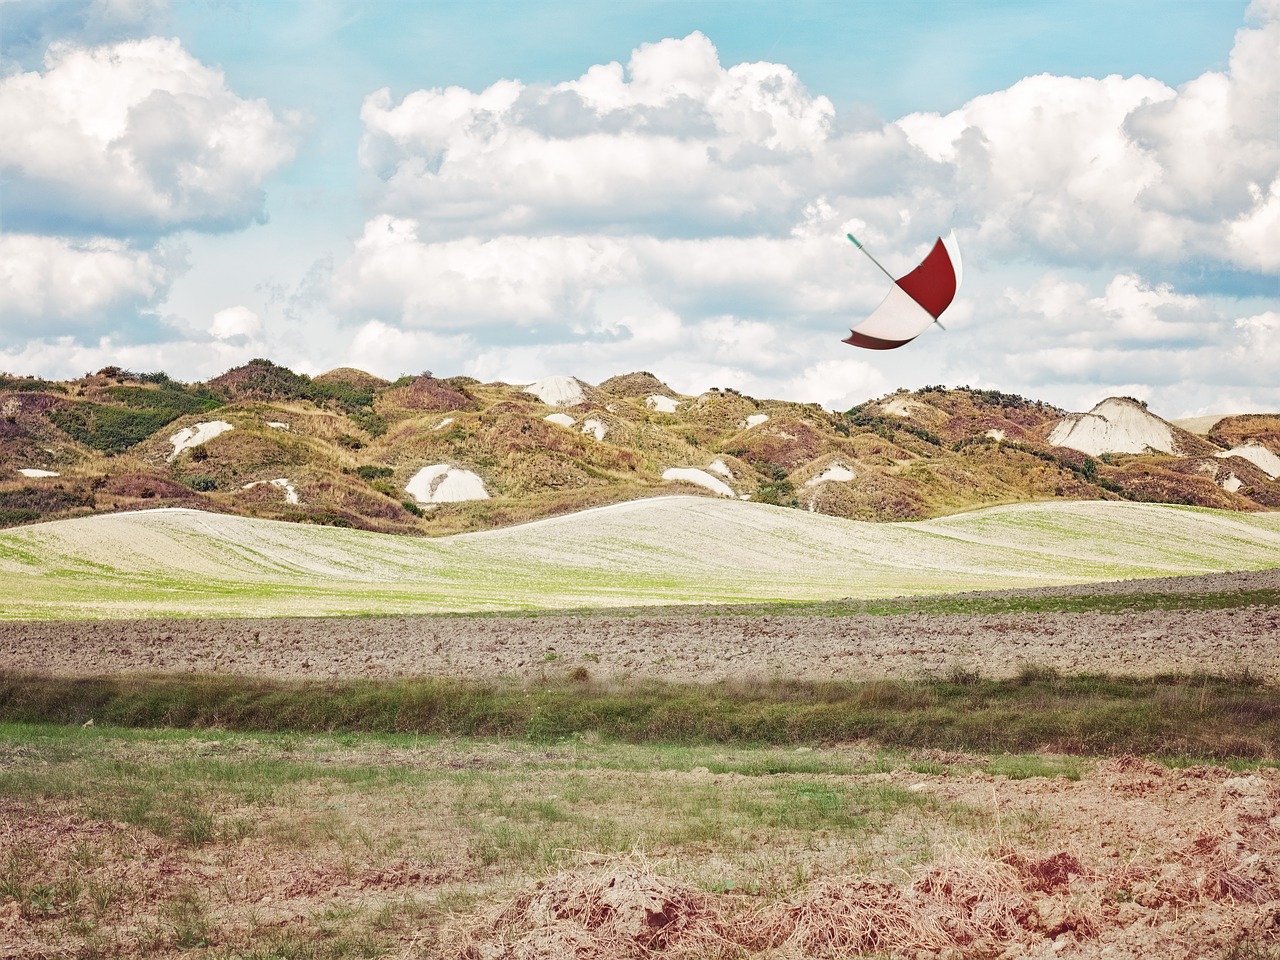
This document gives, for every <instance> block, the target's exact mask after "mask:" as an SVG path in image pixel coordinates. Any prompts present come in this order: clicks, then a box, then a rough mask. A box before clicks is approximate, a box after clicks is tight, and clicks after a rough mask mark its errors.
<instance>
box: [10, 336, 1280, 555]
mask: <svg viewBox="0 0 1280 960" xmlns="http://www.w3.org/2000/svg"><path fill="white" fill-rule="evenodd" d="M530 391H533V392H530ZM538 392H544V393H545V394H546V396H545V397H542V398H540V397H539V396H538V395H537V394H538ZM1099 411H1102V412H1111V413H1115V412H1116V411H1119V413H1120V414H1121V415H1122V416H1124V417H1128V418H1129V419H1131V420H1133V421H1134V422H1135V423H1137V424H1138V426H1137V427H1136V428H1134V429H1133V430H1129V431H1128V432H1129V433H1133V434H1135V435H1138V439H1139V440H1142V439H1143V438H1144V437H1146V439H1148V440H1149V439H1151V437H1149V436H1147V434H1148V433H1150V429H1149V428H1150V425H1151V424H1156V425H1159V426H1160V429H1161V430H1167V431H1168V434H1169V437H1170V438H1171V440H1170V442H1167V443H1166V442H1164V441H1163V440H1161V442H1159V443H1155V444H1153V443H1150V442H1142V443H1137V444H1136V445H1135V444H1130V446H1128V447H1125V446H1124V444H1122V443H1112V444H1110V445H1108V442H1107V441H1106V440H1105V438H1103V439H1101V440H1100V439H1099V438H1098V436H1094V437H1092V438H1091V439H1089V440H1088V441H1087V442H1086V441H1082V440H1081V439H1079V437H1078V436H1076V437H1075V438H1074V439H1073V430H1072V429H1071V427H1072V426H1073V425H1075V426H1078V425H1079V424H1080V423H1086V422H1092V421H1090V420H1089V418H1091V417H1092V418H1094V419H1095V420H1097V419H1098V418H1099ZM1131 426H1132V425H1131ZM1144 431H1147V433H1144ZM1121 432H1122V433H1123V432H1124V431H1121ZM1152 436H1154V434H1152ZM1162 436H1163V435H1162ZM1129 439H1130V440H1132V437H1130V438H1129ZM1158 447H1163V448H1167V449H1156V448H1158ZM1277 463H1280V415H1266V414H1251V415H1242V416H1234V417H1223V418H1220V419H1218V420H1217V421H1215V422H1214V423H1213V424H1212V426H1211V428H1210V429H1209V432H1208V434H1207V435H1206V436H1204V437H1200V436H1196V435H1194V434H1191V433H1189V432H1186V431H1184V430H1182V428H1180V427H1178V426H1177V425H1176V424H1171V423H1169V422H1168V421H1165V420H1163V419H1161V418H1159V417H1158V416H1156V415H1155V414H1154V413H1152V412H1150V411H1147V410H1146V409H1145V407H1144V406H1143V405H1141V403H1140V401H1136V400H1133V399H1132V398H1106V399H1104V400H1103V401H1101V402H1100V403H1099V404H1098V405H1097V406H1095V408H1094V410H1093V411H1091V412H1089V413H1083V414H1067V413H1066V412H1065V411H1062V410H1060V409H1058V408H1057V407H1054V406H1053V405H1051V404H1047V403H1044V402H1043V401H1037V400H1032V399H1027V398H1024V397H1020V396H1017V395H1014V394H1006V393H1002V392H1000V391H997V390H987V389H978V388H971V387H953V388H945V387H941V386H929V387H924V388H921V389H920V390H916V391H907V390H898V391H895V392H894V393H891V394H887V395H885V396H883V397H880V398H876V399H872V400H868V401H866V402H865V403H862V404H859V405H857V406H855V407H853V408H851V409H850V410H848V411H844V412H842V413H834V412H831V411H827V410H824V409H822V408H821V407H819V406H818V405H816V404H810V403H797V402H793V401H788V400H782V399H758V398H755V397H751V396H748V395H746V394H743V393H741V392H740V391H737V390H734V389H731V388H717V387H712V388H710V389H708V390H706V391H704V392H702V393H700V394H697V395H692V396H691V395H685V394H681V393H678V392H677V391H675V390H673V389H671V388H670V387H669V386H668V385H667V384H666V383H665V382H663V381H662V380H661V379H660V378H659V377H657V376H656V375H655V374H653V373H650V372H647V371H639V372H635V373H630V374H620V375H617V376H614V377H610V378H607V379H605V380H604V381H602V382H601V383H600V384H597V385H592V384H590V383H586V382H585V381H582V380H580V379H578V378H575V377H570V376H565V375H556V376H552V377H544V378H543V379H542V380H541V381H538V382H536V383H534V384H508V383H501V382H495V383H480V382H479V381H477V380H474V379H473V378H469V377H448V378H440V377H437V376H435V375H434V374H432V373H430V372H429V371H428V372H424V373H422V374H419V375H416V376H404V377H400V378H398V379H396V380H394V381H386V380H383V379H381V378H378V377H375V376H374V375H372V374H368V373H366V372H365V371H361V370H356V369H354V368H350V367H339V368H337V369H335V370H332V371H328V372H327V373H325V374H320V375H318V376H316V377H310V376H307V375H304V374H298V373H295V372H293V371H292V370H289V369H288V368H286V367H283V366H280V365H278V364H275V363H273V362H272V361H270V360H266V359H262V358H259V359H255V360H251V361H249V362H248V363H246V364H242V365H241V366H239V367H235V368H232V369H231V370H228V371H227V372H225V373H223V374H221V375H219V376H217V377H214V378H212V379H211V380H209V381H208V382H206V383H194V384H184V383H180V382H178V381H175V380H173V379H172V378H170V377H168V376H167V375H165V374H163V373H153V374H135V373H131V372H130V371H127V370H123V369H121V368H118V367H106V368H103V369H102V370H100V371H98V372H97V373H95V374H90V375H86V376H84V377H81V378H78V379H76V380H68V381H62V382H54V381H46V380H41V379H39V378H32V377H15V376H10V375H0V526H15V525H21V524H26V523H33V522H37V521H40V520H46V519H59V518H67V517H73V516H81V515H85V514H90V513H104V512H106V513H109V512H115V511H120V510H130V509H138V508H143V507H150V506H166V505H167V506H181V505H188V506H193V507H198V508H199V509H202V510H210V511H217V512H223V513H229V514H235V515H241V516H253V517H263V518H272V519H280V520H286V521H290V522H297V523H308V524H321V525H330V526H349V527H354V528H359V529H365V530H373V531H382V532H396V533H412V534H419V535H438V534H447V533H453V532H461V531H467V530H483V529H489V528H493V527H501V526H508V525H511V524H517V523H522V522H526V521H530V520H537V519H541V518H546V517H552V516H557V515H562V514H567V513H573V512H577V511H579V510H583V509H588V508H591V507H596V506H602V505H605V504H609V503H616V502H622V501H627V500H632V499H636V498H642V497H652V496H654V495H657V494H663V493H667V494H677V493H697V494H699V495H704V496H725V497H732V498H735V499H744V500H750V501H752V502H755V503H765V504H773V505H780V506H789V507H796V508H799V509H802V510H805V511H809V512H813V513H819V514H826V515H830V516H838V517H844V518H848V519H861V520H875V521H893V520H907V519H925V518H929V517H937V516H944V515H947V514H951V513H955V512H957V511H963V510H970V509H975V508H978V507H982V506H990V505H994V504H999V503H1016V502H1037V501H1047V500H1056V499H1064V500H1108V499H1117V500H1120V499H1127V500H1135V501H1151V502H1167V503H1182V504H1189V505H1196V506H1205V507H1214V508H1219V509H1232V510H1242V511H1256V510H1267V509H1275V508H1278V507H1280V478H1278V477H1277V474H1280V469H1277V468H1276V466H1275V465H1276V464H1277Z"/></svg>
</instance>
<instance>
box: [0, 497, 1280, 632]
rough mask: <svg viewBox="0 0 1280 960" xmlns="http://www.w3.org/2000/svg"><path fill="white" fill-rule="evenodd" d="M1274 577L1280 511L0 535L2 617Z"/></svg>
mask: <svg viewBox="0 0 1280 960" xmlns="http://www.w3.org/2000/svg"><path fill="white" fill-rule="evenodd" d="M1275 566H1280V513H1270V514H1239V513H1228V512H1223V511H1213V510H1204V509H1193V508H1183V507H1171V506H1164V505H1154V504H1138V503H1129V502H1080V501H1071V502H1064V501H1055V502H1047V503H1038V504H1020V505H1014V506H1004V507H993V508H989V509H985V510H980V511H975V512H972V513H965V514H959V515H956V516H951V517H945V518H941V519H936V520H929V521H921V522H915V523H894V524H872V523H859V522H855V521H849V520H841V519H836V518H832V517H825V516H820V515H816V514H809V513H805V512H802V511H798V510H789V509H783V508H779V507H770V506H765V505H761V504H752V503H741V502H731V501H719V500H711V499H706V498H700V497H664V498H658V499H652V500H641V501H632V502H629V503H624V504H618V505H615V506H612V507H606V508H601V509H597V510H591V511H587V512H584V513H580V514H574V515H570V516H564V517H558V518H555V519H551V520H543V521H539V522H537V523H531V524H526V525H523V526H518V527H511V528H506V529H501V530H492V531H486V532H483V533H474V534H463V535H458V536H453V537H447V538H441V539H434V540H431V539H419V538H408V537H402V536H391V535H383V534H373V533H367V532H363V531H356V530H348V529H338V528H331V527H318V526H306V525H297V524H287V523H280V522H275V521H267V520H254V519H247V518H244V517H234V516H227V515H223V514H209V513H201V512H197V511H192V510H154V511H146V512H138V513H124V514H112V515H100V516H93V517H85V518H81V519H74V520H62V521H56V522H52V523H44V524H36V525H33V526H29V527H19V528H12V529H9V530H5V531H0V618H5V619H64V618H65V619H81V618H117V617H148V616H191V617H233V616H300V615H301V616H306V615H316V616H320V615H333V614H386V613H429V612H448V611H458V612H463V611H484V610H520V609H538V608H542V609H568V608H577V607H610V606H622V605H636V604H656V603H663V604H666V603H717V602H753V601H769V600H822V599H839V598H845V597H854V598H872V597H886V596H898V595H921V594H930V593H949V592H954V591H962V590H979V589H1001V588H1006V587H1031V586H1044V585H1051V584H1064V583H1083V582H1096V581H1105V580H1120V579H1129V578H1141V577H1157V576H1176V575H1189V574H1197V573H1210V572H1221V571H1228V570H1257V569H1262V568H1266V567H1275Z"/></svg>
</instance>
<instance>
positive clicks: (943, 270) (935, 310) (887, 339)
mask: <svg viewBox="0 0 1280 960" xmlns="http://www.w3.org/2000/svg"><path fill="white" fill-rule="evenodd" d="M848 237H849V239H850V240H852V241H853V245H854V246H855V247H857V248H858V249H859V250H861V251H862V252H863V253H866V254H867V257H868V259H870V260H871V262H872V263H874V264H875V265H876V266H877V267H880V269H881V270H884V274H885V276H887V277H888V278H889V279H890V280H893V287H892V288H891V289H890V290H889V294H888V296H886V297H885V298H884V300H882V301H881V302H880V306H878V307H876V309H875V312H874V313H872V314H871V316H869V317H867V319H865V320H863V321H862V322H861V323H860V324H858V325H857V326H856V327H854V328H853V329H852V330H851V331H849V336H848V337H846V338H845V340H844V342H845V343H848V344H852V345H853V346H855V347H865V348H866V349H868V350H892V349H893V348H894V347H900V346H902V345H903V344H904V343H910V342H911V341H912V340H914V339H915V338H916V337H918V336H920V334H922V333H924V331H925V330H926V329H928V327H929V325H930V324H932V323H937V324H938V326H940V327H941V326H942V324H941V323H939V322H938V317H940V316H942V311H944V310H946V309H947V307H949V306H951V301H952V300H954V299H955V297H956V291H957V290H958V289H960V277H961V273H962V271H961V267H960V247H959V246H957V244H956V235H955V233H954V231H953V232H951V233H948V234H947V235H946V237H939V238H938V242H937V243H935V244H934V245H933V249H932V250H930V251H929V255H928V256H927V257H925V258H924V260H923V261H922V262H921V264H920V266H918V267H916V268H915V269H914V270H912V271H911V272H910V273H908V274H907V275H906V276H904V277H899V278H897V279H894V276H893V274H891V273H890V272H889V271H888V270H885V269H884V267H882V266H880V261H878V260H877V259H876V258H875V257H873V256H871V254H869V253H867V251H866V249H865V248H864V247H863V246H862V244H860V243H859V242H858V241H857V239H856V238H855V237H854V235H853V234H852V233H850V234H848Z"/></svg>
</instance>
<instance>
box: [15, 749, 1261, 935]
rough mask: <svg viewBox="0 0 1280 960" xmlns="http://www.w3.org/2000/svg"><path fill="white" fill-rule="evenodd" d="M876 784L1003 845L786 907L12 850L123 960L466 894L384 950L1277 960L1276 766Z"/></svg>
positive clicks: (272, 865) (123, 847) (254, 856)
mask: <svg viewBox="0 0 1280 960" xmlns="http://www.w3.org/2000/svg"><path fill="white" fill-rule="evenodd" d="M970 759H980V758H970ZM672 775H673V776H691V775H692V776H697V775H699V774H697V773H696V772H695V773H694V774H678V773H673V774H672ZM701 776H704V777H707V778H709V779H712V780H714V779H715V778H716V775H714V774H706V773H703V774H701ZM721 776H730V777H731V776H733V775H731V774H729V775H721ZM862 779H864V780H865V779H872V780H876V781H878V782H883V783H884V784H885V785H892V786H898V787H900V788H901V787H905V788H906V789H909V790H912V791H918V792H922V793H929V794H934V795H936V796H937V797H939V798H940V799H944V800H948V801H958V802H962V803H966V804H970V805H972V806H974V807H977V808H982V809H984V810H986V811H988V812H991V813H994V814H995V817H996V830H997V833H996V836H995V838H994V840H993V841H992V842H990V843H988V844H987V845H986V846H985V847H976V848H974V849H965V848H964V847H963V846H959V845H958V846H957V847H956V848H955V849H952V850H949V851H948V850H941V851H938V855H937V856H935V857H934V859H933V860H932V862H931V863H929V864H927V865H925V866H923V867H914V868H909V867H895V866H893V864H892V863H890V862H888V861H886V863H885V865H884V869H883V870H881V871H877V872H875V873H873V874H872V875H867V874H847V875H845V874H839V873H837V874H833V875H828V876H825V877H822V878H820V879H815V880H813V881H811V882H810V883H808V884H806V885H803V886H801V887H800V888H799V889H797V890H796V891H795V892H793V893H792V894H790V895H788V896H785V897H782V898H778V899H774V898H769V897H762V896H754V895H751V894H750V893H747V894H745V895H744V894H742V893H736V892H733V891H721V892H714V891H708V890H705V889H700V888H698V887H696V886H694V885H691V884H690V883H688V882H685V881H683V880H681V879H679V875H680V874H681V872H682V870H684V869H685V867H686V866H687V865H684V864H682V863H681V862H680V861H679V859H678V858H673V857H670V856H664V855H663V852H662V851H652V852H651V853H652V855H653V860H652V861H650V860H648V859H646V858H645V856H644V855H640V854H632V855H624V856H615V857H603V856H600V855H590V854H583V855H582V858H581V859H582V862H581V863H580V865H579V866H577V867H576V868H575V869H571V870H565V871H559V872H555V873H551V874H549V875H546V876H544V877H543V878H542V879H534V878H530V877H517V878H510V877H506V878H504V877H503V876H502V875H501V869H502V868H501V866H499V867H498V868H497V869H496V870H495V868H488V869H486V868H484V867H482V866H480V865H478V864H477V863H475V862H472V861H469V860H468V858H467V857H466V856H465V855H460V856H458V857H454V858H450V859H446V860H443V861H436V862H433V863H431V864H427V863H425V862H424V863H419V862H415V861H414V860H413V859H412V858H404V857H401V858H399V859H395V860H393V861H384V862H382V863H380V864H373V863H364V862H361V861H360V860H359V859H358V858H357V860H355V861H353V860H352V859H351V857H350V855H349V854H348V855H347V856H346V857H345V858H344V857H342V856H333V855H325V854H319V855H317V854H316V853H314V852H311V851H307V850H299V849H296V848H293V847H291V846H290V845H288V844H281V843H279V842H276V841H270V840H264V839H262V838H253V839H251V840H244V841H239V842H236V841H234V840H222V841H219V842H215V843H212V844H207V845H204V846H197V847H193V846H190V845H188V844H184V843H182V842H181V841H179V840H166V839H162V838H159V837H157V836H156V835H154V834H152V833H150V832H149V831H147V830H145V829H143V828H140V827H137V826H130V825H128V824H124V823H118V822H111V821H101V820H94V819H92V818H89V817H86V816H83V815H80V814H76V813H74V812H68V811H65V810H61V809H59V805H58V804H57V803H56V802H55V803H51V804H50V805H49V807H48V809H45V810H42V811H40V812H39V813H35V812H34V811H33V810H32V808H30V807H29V806H27V807H23V806H21V805H17V804H13V803H6V804H5V805H4V807H3V808H0V851H4V852H5V853H7V854H9V855H10V857H12V856H13V851H16V850H22V851H27V853H26V854H25V856H27V857H30V856H32V853H31V851H38V853H36V854H35V856H37V857H38V859H39V860H40V863H41V868H42V869H43V870H44V871H45V873H44V874H42V875H43V876H45V877H52V876H55V875H56V874H57V871H58V869H59V866H60V865H68V864H72V863H75V864H77V865H78V866H77V869H78V871H79V875H80V876H81V877H85V876H87V878H88V879H87V881H85V882H86V883H87V885H88V886H89V888H90V889H95V890H108V891H110V895H109V896H105V897H102V898H101V902H100V909H99V910H98V912H97V914H96V918H95V923H96V924H97V925H98V926H99V928H100V929H101V930H110V931H111V932H112V933H113V935H114V937H113V946H112V948H111V950H110V951H109V953H108V954H103V955H112V956H144V955H145V956H164V957H177V956H186V955H192V954H191V953H190V951H191V949H192V947H193V946H195V944H192V943H188V942H184V939H183V938H184V936H185V937H187V938H188V939H190V931H185V930H184V927H183V922H182V905H183V904H184V903H188V904H189V903H199V904H201V905H202V912H201V926H200V935H201V939H202V944H208V945H210V946H213V947H215V948H217V949H220V950H221V951H223V952H222V953H216V954H214V955H218V956H239V955H240V953H239V952H237V951H243V950H244V949H246V948H250V949H251V948H252V947H253V945H254V944H256V943H261V942H264V941H265V940H266V939H269V938H270V937H272V936H281V935H286V934H288V933H289V932H290V931H297V930H300V929H305V928H306V926H307V924H308V923H309V922H311V921H312V920H313V919H314V918H315V917H317V916H322V915H324V912H325V911H326V910H329V911H333V910H337V911H341V910H342V909H344V908H347V909H349V908H352V907H359V908H368V907H369V906H370V905H374V906H376V905H377V904H379V903H400V904H404V903H407V902H410V901H412V900H413V899H414V898H421V899H425V900H430V899H431V897H432V896H433V895H435V894H436V893H437V892H438V891H439V890H441V889H442V888H443V887H446V886H448V885H457V884H464V885H465V884H471V885H476V886H478V887H479V888H483V889H487V890H489V891H490V892H491V895H490V898H489V899H488V902H489V903H490V906H488V907H484V906H482V907H481V908H480V909H479V910H477V911H476V912H473V913H469V914H461V915H453V916H450V917H441V916H438V915H437V916H435V917H433V918H432V919H430V920H423V921H421V922H420V923H418V924H417V925H414V924H410V925H409V927H408V928H407V929H404V930H402V931H401V932H400V934H399V936H398V937H397V938H396V944H395V946H394V947H392V948H391V949H390V950H389V951H385V950H384V951H382V952H379V953H378V954H377V955H378V956H385V957H402V958H409V957H415V958H424V960H427V958H445V957H450V958H458V957H465V958H475V960H480V958H483V960H516V958H519V960H533V958H539V960H543V958H545V960H559V958H585V960H623V958H642V957H651V958H673V960H674V958H683V960H689V958H693V957H699V958H708V957H740V958H765V957H768V958H789V960H799V958H845V957H856V956H862V955H871V956H876V957H880V956H888V957H909V958H924V957H933V958H943V957H946V958H1002V960H1014V958H1019V960H1022V958H1050V957H1070V958H1090V960H1093V958H1098V960H1101V958H1126V957H1161V958H1169V960H1205V958H1233V960H1234V958H1245V957H1248V958H1264V960H1265V958H1272V957H1275V956H1276V955H1277V953H1280V771H1278V770H1274V769H1273V770H1260V771H1257V772H1255V773H1251V774H1247V775H1241V774H1236V773H1233V772H1231V771H1229V770H1226V769H1223V768H1220V767H1192V768H1188V769H1184V770H1171V769H1168V768H1165V767H1163V766H1161V765H1159V764H1156V763H1152V762H1150V761H1146V760H1142V759H1138V758H1134V757H1120V758H1117V759H1113V760H1109V761H1104V762H1102V763H1101V764H1099V765H1098V766H1097V767H1095V768H1094V769H1093V771H1092V772H1091V773H1090V774H1088V775H1087V776H1085V777H1083V778H1081V779H1080V780H1078V781H1071V780H1067V779H1064V778H1052V779H1050V778H1044V777H1036V778H1029V779H1026V780H1017V781H1014V780H1008V779H1006V778H1004V777H995V776H991V775H988V774H984V773H980V772H968V773H964V772H960V773H955V774H953V773H952V771H951V770H950V769H947V770H946V771H945V772H943V773H941V774H934V775H928V774H916V773H912V772H911V771H910V770H907V769H900V770H897V771H895V772H893V773H884V774H871V775H866V776H864V777H863V778H862ZM409 816H411V814H406V819H407V818H408V817H409ZM1033 821H1035V822H1040V823H1042V824H1046V825H1048V826H1049V829H1048V830H1047V831H1046V834H1047V835H1046V836H1045V837H1043V838H1042V839H1040V840H1039V841H1037V842H1033V843H1028V842H1026V839H1025V836H1016V837H1015V834H1017V831H1016V830H1015V829H1013V827H1012V826H1011V828H1010V837H1009V838H1008V839H1007V840H1005V841H1001V839H1000V836H999V830H1000V825H1001V824H1005V823H1007V824H1010V825H1017V824H1026V823H1028V822H1033ZM395 826H396V825H395V824H390V825H388V824H379V825H377V826H376V827H373V826H372V825H371V828H372V829H375V830H387V829H394V828H395ZM402 826H404V827H405V828H406V829H409V828H412V827H417V828H421V827H422V826H423V825H422V824H420V823H405V824H402ZM842 842H845V843H852V842H853V841H842ZM85 850H92V851H94V859H91V860H87V859H86V858H85V855H84V851H85ZM851 854H852V851H851ZM12 862H13V861H12V860H11V863H12ZM504 890H505V891H506V892H505V894H504V893H502V892H501V891H504ZM495 891H497V892H495ZM62 909H63V908H61V907H60V906H59V904H58V903H57V901H54V900H51V901H49V902H44V903H41V902H38V901H37V900H36V899H34V898H27V899H23V900H19V899H16V898H11V897H3V898H0V957H33V958H34V957H41V958H44V957H63V956H72V955H80V954H82V953H83V951H81V950H79V949H77V948H76V946H75V938H74V936H73V933H74V932H73V931H70V929H69V927H68V925H67V924H66V923H65V922H63V918H61V916H60V912H61V910H62ZM226 951H231V952H230V953H227V952H226ZM84 955H88V954H84ZM196 955H200V956H204V955H206V953H197V954H196ZM263 955H266V954H263ZM272 955H274V954H272Z"/></svg>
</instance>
